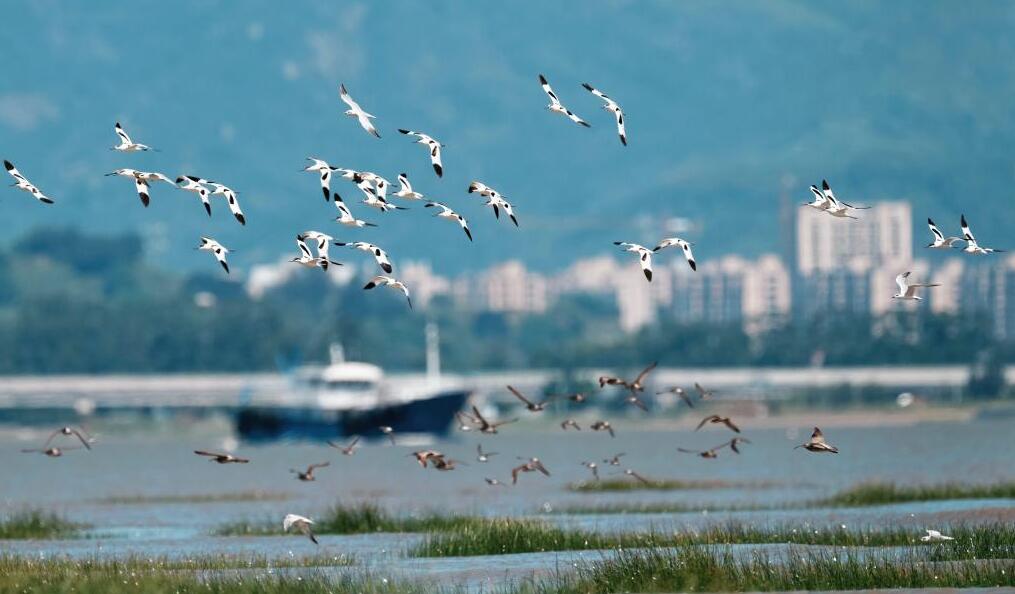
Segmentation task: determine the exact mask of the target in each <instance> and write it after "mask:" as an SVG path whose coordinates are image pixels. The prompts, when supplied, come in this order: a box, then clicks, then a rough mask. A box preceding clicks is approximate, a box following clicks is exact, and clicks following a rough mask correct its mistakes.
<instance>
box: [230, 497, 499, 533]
mask: <svg viewBox="0 0 1015 594" xmlns="http://www.w3.org/2000/svg"><path fill="white" fill-rule="evenodd" d="M313 519H314V522H315V524H314V531H315V532H317V533H318V534H366V533H371V532H440V531H446V530H453V529H458V528H467V527H468V526H471V525H474V524H477V523H482V522H483V521H484V520H483V519H482V518H474V517H470V516H455V515H445V514H438V513H427V514H423V515H410V516H400V515H396V514H393V513H391V512H388V511H387V510H385V509H384V508H382V507H380V506H378V505H374V504H372V503H363V504H358V505H335V506H332V507H331V508H330V509H328V510H327V511H326V512H325V513H324V514H322V515H320V516H318V517H315V518H313ZM281 531H282V523H281V521H280V520H276V519H270V520H263V521H250V520H241V521H239V522H231V523H228V524H223V525H221V526H219V527H218V528H216V529H215V534H216V535H218V536H237V535H247V536H257V535H270V534H280V533H281Z"/></svg>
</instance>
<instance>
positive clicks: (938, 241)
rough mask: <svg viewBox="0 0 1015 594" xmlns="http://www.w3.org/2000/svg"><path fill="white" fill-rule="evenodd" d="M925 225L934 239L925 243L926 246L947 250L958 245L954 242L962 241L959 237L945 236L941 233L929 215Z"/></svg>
mask: <svg viewBox="0 0 1015 594" xmlns="http://www.w3.org/2000/svg"><path fill="white" fill-rule="evenodd" d="M927 227H928V228H929V229H930V232H931V233H933V234H934V241H932V242H931V243H929V244H927V247H929V248H933V249H935V250H949V249H952V248H953V247H958V246H956V245H955V242H957V241H964V240H963V239H962V238H961V237H945V236H944V233H941V231H940V230H939V229H938V228H937V225H935V224H934V221H932V220H931V219H930V218H929V217H928V218H927Z"/></svg>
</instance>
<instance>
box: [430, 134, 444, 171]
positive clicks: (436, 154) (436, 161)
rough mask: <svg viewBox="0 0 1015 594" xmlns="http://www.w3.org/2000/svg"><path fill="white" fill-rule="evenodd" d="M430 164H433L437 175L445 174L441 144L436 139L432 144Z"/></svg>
mask: <svg viewBox="0 0 1015 594" xmlns="http://www.w3.org/2000/svg"><path fill="white" fill-rule="evenodd" d="M430 164H431V165H433V170H434V173H436V174H437V177H442V176H443V175H444V165H443V164H442V163H441V145H440V144H439V143H438V142H436V141H434V142H433V143H431V144H430Z"/></svg>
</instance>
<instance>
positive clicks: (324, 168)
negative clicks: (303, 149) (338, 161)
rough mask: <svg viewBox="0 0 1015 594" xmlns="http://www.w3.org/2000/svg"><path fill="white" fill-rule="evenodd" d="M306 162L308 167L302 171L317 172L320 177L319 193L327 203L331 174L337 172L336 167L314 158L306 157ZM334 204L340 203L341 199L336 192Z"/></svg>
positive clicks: (329, 193) (329, 196) (329, 195)
mask: <svg viewBox="0 0 1015 594" xmlns="http://www.w3.org/2000/svg"><path fill="white" fill-rule="evenodd" d="M307 161H310V162H311V163H310V165H307V166H306V167H304V168H303V171H310V172H317V173H319V174H320V176H321V192H322V193H323V194H324V201H325V202H328V201H329V200H330V199H331V195H332V192H331V172H332V171H337V170H338V167H332V166H331V165H329V164H328V162H327V161H325V160H323V159H318V158H316V157H307ZM334 195H335V202H336V204H337V203H339V202H342V197H341V196H340V195H339V194H338V192H335V193H334Z"/></svg>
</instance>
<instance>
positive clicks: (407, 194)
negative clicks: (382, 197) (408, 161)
mask: <svg viewBox="0 0 1015 594" xmlns="http://www.w3.org/2000/svg"><path fill="white" fill-rule="evenodd" d="M398 186H399V187H398V191H397V192H395V193H394V194H392V196H397V197H398V198H402V199H404V200H422V199H423V195H422V194H420V193H419V192H414V191H412V184H410V183H409V176H408V175H406V174H404V173H399V174H398Z"/></svg>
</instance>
